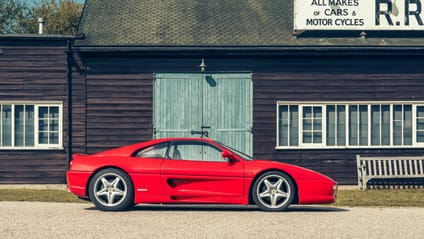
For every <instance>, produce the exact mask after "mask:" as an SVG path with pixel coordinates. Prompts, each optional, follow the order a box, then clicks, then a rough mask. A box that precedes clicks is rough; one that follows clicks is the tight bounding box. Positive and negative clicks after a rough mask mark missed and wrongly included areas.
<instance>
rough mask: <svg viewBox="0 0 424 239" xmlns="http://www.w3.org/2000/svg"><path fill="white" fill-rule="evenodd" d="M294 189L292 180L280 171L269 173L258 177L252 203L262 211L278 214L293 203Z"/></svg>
mask: <svg viewBox="0 0 424 239" xmlns="http://www.w3.org/2000/svg"><path fill="white" fill-rule="evenodd" d="M295 194H296V189H295V186H294V182H293V180H292V179H291V178H290V177H289V176H288V175H287V174H285V173H283V172H280V171H270V172H266V173H264V174H262V175H261V176H259V177H258V178H257V179H256V181H255V183H254V185H253V187H252V197H253V201H254V202H255V203H256V205H258V207H259V208H261V209H262V210H264V211H271V212H279V211H284V210H286V209H287V207H288V206H290V204H291V203H292V202H293V199H294V196H295Z"/></svg>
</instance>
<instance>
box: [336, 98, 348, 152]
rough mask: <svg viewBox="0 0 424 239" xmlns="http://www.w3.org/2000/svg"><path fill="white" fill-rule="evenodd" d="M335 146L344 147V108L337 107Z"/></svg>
mask: <svg viewBox="0 0 424 239" xmlns="http://www.w3.org/2000/svg"><path fill="white" fill-rule="evenodd" d="M337 145H346V107H345V106H344V105H338V106H337Z"/></svg>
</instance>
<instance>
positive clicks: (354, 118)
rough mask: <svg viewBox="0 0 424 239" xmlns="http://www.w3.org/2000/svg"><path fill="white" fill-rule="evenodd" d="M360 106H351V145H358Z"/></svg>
mask: <svg viewBox="0 0 424 239" xmlns="http://www.w3.org/2000/svg"><path fill="white" fill-rule="evenodd" d="M358 125H359V124H358V106H357V105H350V106H349V145H358Z"/></svg>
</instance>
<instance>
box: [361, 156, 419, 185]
mask: <svg viewBox="0 0 424 239" xmlns="http://www.w3.org/2000/svg"><path fill="white" fill-rule="evenodd" d="M356 164H357V167H358V186H359V188H360V189H362V190H366V189H367V185H368V184H369V183H377V184H380V185H390V184H402V185H401V186H406V185H408V184H411V185H420V184H423V183H424V168H423V166H424V157H410V156H408V157H362V156H360V155H356Z"/></svg>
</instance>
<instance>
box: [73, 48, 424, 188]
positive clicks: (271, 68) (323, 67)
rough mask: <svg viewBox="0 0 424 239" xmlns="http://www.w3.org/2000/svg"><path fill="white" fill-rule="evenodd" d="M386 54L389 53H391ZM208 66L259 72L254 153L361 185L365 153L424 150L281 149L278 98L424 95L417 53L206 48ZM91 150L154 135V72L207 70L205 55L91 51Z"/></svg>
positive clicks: (419, 97) (307, 99)
mask: <svg viewBox="0 0 424 239" xmlns="http://www.w3.org/2000/svg"><path fill="white" fill-rule="evenodd" d="M384 54H387V52H386V53H384ZM202 57H204V58H205V62H206V65H207V72H220V73H222V72H224V73H225V72H251V73H253V152H254V156H255V157H257V158H266V159H271V160H277V161H282V162H288V163H293V164H297V165H301V166H305V167H309V168H312V169H315V170H318V171H320V172H323V173H325V174H327V175H329V176H331V177H333V178H335V179H336V180H338V181H339V182H340V183H342V184H356V180H357V175H356V161H355V160H356V159H355V156H356V155H357V154H360V155H422V154H423V153H424V149H423V148H401V147H400V148H386V149H384V148H381V149H371V148H363V149H344V148H342V149H276V138H277V132H276V113H277V112H276V103H277V101H295V102H311V101H316V102H323V101H345V102H346V101H370V102H372V101H387V102H391V101H422V100H424V91H423V90H422V89H424V81H423V79H424V70H423V69H424V67H423V64H422V63H420V62H419V61H418V57H416V56H399V55H398V56H390V55H389V56H387V55H386V56H352V55H349V54H346V55H345V54H343V52H339V53H337V54H336V55H333V56H313V55H305V56H299V55H298V56H296V55H293V54H291V55H287V56H266V55H265V54H264V55H262V56H243V57H227V56H219V55H216V54H214V55H211V57H208V56H207V54H203V55H202ZM81 58H82V59H83V62H84V64H86V65H87V67H88V69H89V70H88V71H87V152H88V153H94V152H98V151H101V150H105V149H109V148H112V147H118V146H121V145H126V144H131V143H135V142H138V141H143V140H149V139H151V138H152V135H153V131H152V128H153V125H152V114H153V108H152V105H153V95H152V94H153V93H152V82H153V74H154V73H164V72H167V73H178V72H179V73H184V72H200V71H199V68H198V66H199V64H200V60H201V57H200V56H194V57H192V56H183V57H178V56H176V55H175V54H174V55H168V56H161V57H157V56H156V57H155V56H150V57H149V56H146V55H141V54H140V55H137V54H135V53H131V54H128V55H125V54H122V53H119V54H113V53H109V54H105V55H103V54H101V53H93V54H90V53H84V54H82V56H81Z"/></svg>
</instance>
